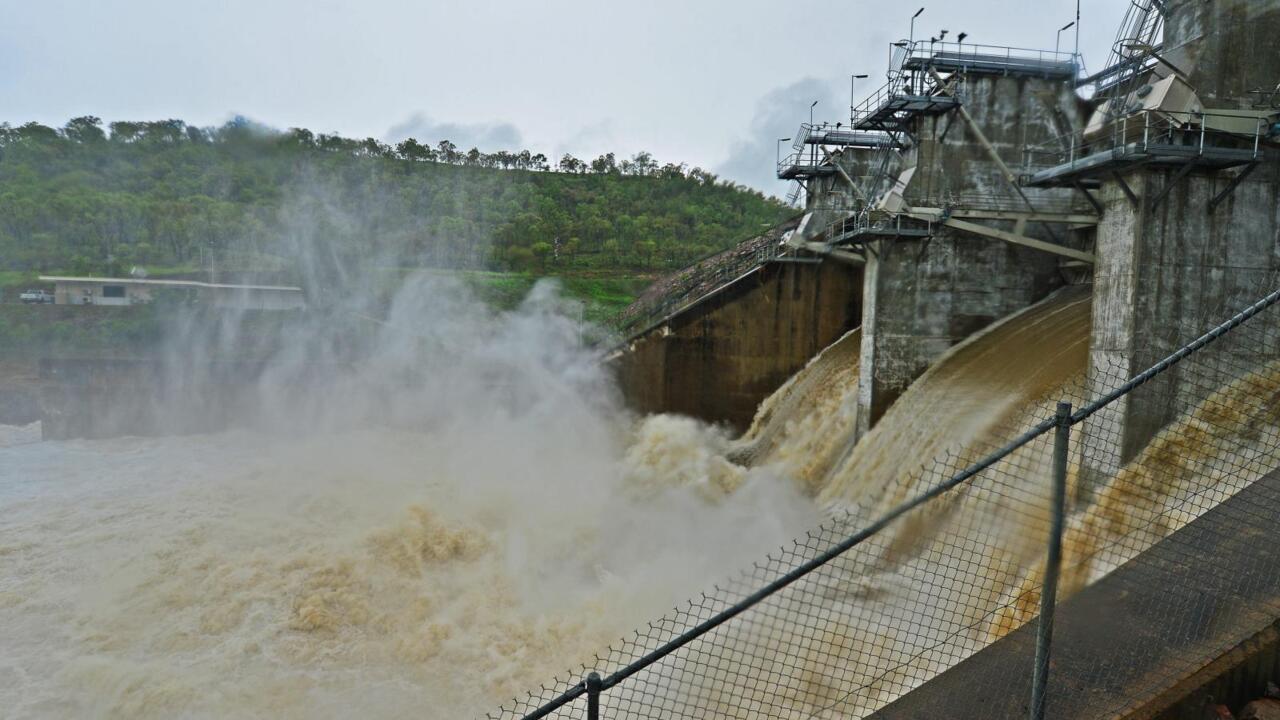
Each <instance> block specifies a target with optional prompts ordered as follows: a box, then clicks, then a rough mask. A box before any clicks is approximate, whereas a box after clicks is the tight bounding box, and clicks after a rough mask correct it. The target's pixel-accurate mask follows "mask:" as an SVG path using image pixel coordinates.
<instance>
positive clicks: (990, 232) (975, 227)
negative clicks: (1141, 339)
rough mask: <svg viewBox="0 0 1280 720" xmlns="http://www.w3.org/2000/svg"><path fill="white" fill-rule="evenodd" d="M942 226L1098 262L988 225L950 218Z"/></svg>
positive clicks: (1089, 256)
mask: <svg viewBox="0 0 1280 720" xmlns="http://www.w3.org/2000/svg"><path fill="white" fill-rule="evenodd" d="M917 219H925V218H923V217H922V218H917ZM942 224H943V225H944V226H946V227H950V228H955V229H956V230H961V231H964V232H967V233H973V234H974V235H983V236H986V237H990V238H995V239H997V240H1003V241H1005V242H1007V243H1013V244H1014V245H1022V246H1024V247H1029V248H1033V249H1035V250H1041V251H1044V252H1047V253H1053V254H1054V255H1061V256H1062V257H1068V258H1071V259H1072V260H1082V261H1084V262H1087V263H1090V264H1092V263H1094V262H1095V261H1096V258H1094V256H1093V253H1087V252H1084V251H1082V250H1073V249H1072V248H1069V247H1064V246H1062V245H1058V244H1055V243H1051V242H1045V241H1044V240H1037V239H1036V238H1033V237H1027V236H1026V235H1018V234H1017V233H1011V232H1006V231H1004V230H997V229H996V228H992V227H987V226H986V225H979V224H977V223H971V222H968V221H965V220H958V219H956V218H949V219H947V220H945V221H943V223H942Z"/></svg>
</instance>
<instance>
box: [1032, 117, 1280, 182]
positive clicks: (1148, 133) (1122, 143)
mask: <svg viewBox="0 0 1280 720" xmlns="http://www.w3.org/2000/svg"><path fill="white" fill-rule="evenodd" d="M1249 121H1250V118H1248V117H1242V116H1241V115H1230V114H1224V113H1213V112H1170V111H1166V110H1139V111H1137V112H1134V113H1130V114H1127V115H1124V116H1123V117H1120V118H1117V119H1115V120H1113V121H1111V122H1109V123H1107V124H1106V125H1104V126H1103V127H1102V128H1100V129H1098V130H1095V131H1092V132H1090V131H1089V130H1088V129H1087V128H1086V129H1084V130H1078V131H1075V132H1071V133H1068V134H1066V135H1061V136H1059V137H1057V138H1054V139H1053V140H1050V141H1049V142H1047V143H1045V144H1042V145H1039V146H1036V147H1032V148H1028V149H1027V150H1026V153H1025V157H1024V165H1025V167H1026V168H1027V170H1028V171H1030V170H1032V169H1035V168H1048V167H1058V166H1063V165H1066V166H1071V167H1074V166H1076V164H1077V163H1080V162H1082V161H1083V160H1085V159H1087V158H1093V157H1095V156H1097V155H1099V154H1101V153H1112V154H1114V155H1116V156H1119V155H1121V154H1135V155H1136V154H1152V153H1158V152H1165V153H1176V154H1179V155H1183V156H1189V157H1198V156H1207V155H1210V154H1212V153H1213V152H1214V151H1215V150H1235V151H1239V150H1245V151H1248V152H1249V153H1250V157H1251V158H1252V159H1257V158H1259V157H1261V152H1262V142H1263V141H1264V140H1266V139H1267V136H1268V131H1269V125H1268V123H1267V122H1266V119H1265V118H1261V117H1259V118H1256V120H1255V121H1254V122H1252V123H1251V122H1249ZM1244 126H1249V127H1250V129H1249V130H1248V131H1242V129H1243V127H1244Z"/></svg>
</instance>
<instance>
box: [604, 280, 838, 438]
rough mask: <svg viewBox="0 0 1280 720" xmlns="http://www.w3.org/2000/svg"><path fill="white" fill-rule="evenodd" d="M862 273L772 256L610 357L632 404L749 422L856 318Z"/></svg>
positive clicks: (741, 423)
mask: <svg viewBox="0 0 1280 720" xmlns="http://www.w3.org/2000/svg"><path fill="white" fill-rule="evenodd" d="M860 296H861V271H860V270H858V269H857V268H855V267H853V266H850V265H845V264H841V263H837V262H824V263H822V264H799V263H771V264H769V265H766V266H764V267H763V268H761V269H760V270H758V271H757V272H756V273H753V274H752V275H750V276H748V277H746V278H743V279H742V280H740V281H738V282H737V283H735V284H733V285H731V286H729V287H728V288H726V289H725V290H724V291H722V292H720V293H718V294H717V295H715V296H713V297H711V298H709V299H708V300H706V301H704V302H702V303H701V304H699V305H697V306H695V307H694V308H692V309H691V310H689V311H687V312H685V313H683V314H681V315H679V316H677V317H675V318H673V319H672V320H671V321H670V322H668V323H667V324H665V325H664V326H662V327H660V328H657V329H655V330H654V331H652V332H650V333H648V334H647V335H645V336H643V337H642V338H640V339H638V340H636V341H635V342H633V343H631V345H630V347H629V348H628V349H627V350H626V351H625V352H624V353H623V354H622V355H621V356H620V357H619V358H618V359H617V360H616V361H615V367H616V371H617V374H618V378H619V380H620V384H621V387H622V391H623V395H624V397H626V399H627V402H628V404H629V405H630V406H631V407H632V408H634V409H635V410H637V411H639V412H645V413H652V412H671V413H680V414H684V415H689V416H692V417H696V418H700V419H702V420H706V421H708V422H720V423H727V424H729V425H731V426H733V427H735V428H737V429H739V430H742V429H745V428H746V426H747V425H748V424H750V422H751V418H752V417H753V416H754V414H755V411H756V407H757V406H758V405H759V404H760V402H761V401H762V400H764V399H765V398H766V397H768V396H769V394H770V393H772V392H773V391H774V390H776V389H777V388H778V387H779V386H781V385H782V383H784V382H786V380H787V379H788V378H789V377H791V376H792V375H793V374H795V373H796V371H798V370H799V369H800V368H802V367H804V365H805V363H807V362H808V361H809V359H810V358H811V357H813V356H814V355H815V354H817V353H818V351H820V350H822V349H823V348H824V347H826V346H827V345H830V344H831V343H832V342H835V341H836V340H837V339H838V338H839V337H840V336H841V335H843V334H844V333H845V332H847V331H848V330H850V329H852V328H854V327H856V326H857V325H858V321H859V317H860V307H859V299H860Z"/></svg>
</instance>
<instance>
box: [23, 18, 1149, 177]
mask: <svg viewBox="0 0 1280 720" xmlns="http://www.w3.org/2000/svg"><path fill="white" fill-rule="evenodd" d="M911 2H912V4H911V5H903V4H898V3H891V2H885V3H873V2H869V1H867V0H845V2H830V0H827V1H825V2H810V1H809V0H802V1H798V2H797V1H794V0H793V1H790V2H766V1H764V0H699V1H697V2H693V1H692V0H685V1H684V2H676V1H675V0H646V1H645V2H625V3H624V2H613V1H612V0H540V1H531V0H466V1H459V0H453V1H451V2H436V1H433V0H417V1H414V0H362V1H360V2H354V1H349V0H218V1H217V2H207V3H191V2H173V1H172V0H40V1H39V2H30V0H0V18H2V20H0V121H7V122H11V123H22V122H26V121H29V120H36V121H40V122H44V123H46V124H55V125H61V124H62V123H64V122H65V121H66V120H67V119H68V118H70V117H73V116H76V115H84V114H93V115H98V116H100V117H102V118H104V119H106V120H108V121H110V120H117V119H156V118H168V117H177V118H181V119H184V120H186V121H188V122H190V123H193V124H198V125H212V124H219V123H221V122H223V121H225V120H226V119H228V118H229V117H231V116H232V115H234V114H243V115H246V116H248V117H250V118H252V119H254V120H257V121H259V122H263V123H266V124H268V125H273V126H277V127H289V126H302V127H308V128H311V129H313V130H316V131H337V132H340V133H342V134H344V135H352V136H360V137H364V136H374V137H378V138H382V139H391V138H398V137H403V136H404V135H405V134H414V135H416V136H418V138H419V139H420V140H424V141H432V142H434V141H436V140H440V139H443V138H442V137H434V136H431V135H430V133H437V134H439V133H447V134H448V139H450V140H453V141H454V142H456V143H458V144H459V145H461V146H463V147H469V146H470V144H473V143H494V144H495V146H494V147H493V148H487V147H485V146H484V145H483V144H482V145H481V147H482V149H497V147H500V146H502V145H507V144H511V143H516V144H521V145H523V146H524V147H528V148H530V149H533V150H537V151H542V152H545V153H547V154H549V155H555V156H558V155H559V154H561V153H563V152H572V153H574V154H577V155H579V156H582V157H589V156H593V155H595V154H598V153H600V152H603V151H606V150H612V151H615V152H618V153H620V154H630V153H633V152H635V151H637V150H642V149H643V150H649V151H651V152H653V153H654V154H655V155H656V156H657V157H658V159H659V160H661V161H683V162H688V163H690V164H692V165H701V166H703V167H707V168H710V169H714V170H716V171H718V172H721V173H722V174H725V175H727V176H729V177H733V178H734V179H737V180H740V181H742V182H747V183H750V184H752V185H755V186H757V187H760V188H762V189H765V190H768V191H770V192H777V191H778V190H779V184H776V183H773V182H771V181H770V177H771V174H772V167H773V159H774V141H775V140H776V139H777V138H779V137H786V136H790V135H791V134H792V133H793V132H794V131H795V129H796V126H797V124H798V123H799V122H801V121H802V120H805V119H807V118H808V106H809V103H810V102H812V100H815V99H816V100H819V105H818V108H817V111H816V118H817V119H819V120H824V119H825V120H831V121H833V122H834V121H836V120H840V119H845V120H846V121H847V117H848V112H849V110H848V105H849V76H850V75H851V74H854V73H868V74H870V75H871V76H872V77H871V78H870V79H868V80H863V81H859V82H860V83H862V84H860V85H859V86H858V88H857V90H858V93H859V95H862V94H865V93H867V92H869V91H870V90H872V89H873V88H874V87H875V85H876V84H877V80H879V81H881V82H882V81H883V78H884V70H885V66H886V64H887V62H888V43H890V42H891V41H893V40H895V39H899V38H902V37H906V35H907V32H908V20H909V18H910V16H911V14H912V13H913V12H915V10H916V9H917V8H919V7H920V5H921V4H923V5H925V6H927V10H926V11H925V13H924V14H923V15H922V16H921V17H920V19H919V20H918V21H917V24H916V34H917V36H921V37H928V36H929V35H930V34H934V33H936V32H937V31H938V30H939V29H941V28H947V29H949V30H950V31H951V34H952V36H953V37H954V35H955V34H956V33H958V32H961V31H964V32H967V33H969V39H968V40H967V42H973V43H988V44H995V45H1014V46H1020V47H1041V48H1048V49H1052V48H1053V44H1054V34H1055V31H1056V30H1057V29H1058V28H1059V27H1061V26H1062V25H1064V24H1065V23H1067V22H1069V21H1071V20H1072V19H1073V18H1074V15H1075V0H946V1H945V2H944V1H943V0H911ZM1126 5H1127V0H1084V2H1083V13H1084V22H1083V23H1082V27H1083V33H1082V36H1081V49H1082V51H1083V52H1084V54H1085V60H1086V63H1087V64H1088V66H1089V67H1090V68H1098V67H1100V66H1101V65H1102V63H1103V62H1104V61H1105V57H1104V54H1105V52H1106V50H1107V49H1108V48H1109V47H1110V45H1111V42H1112V40H1113V39H1114V35H1115V30H1116V25H1117V24H1118V23H1119V20H1120V16H1121V15H1122V14H1123V11H1124V8H1125V7H1126ZM1073 42H1074V34H1073V31H1068V32H1066V33H1063V46H1064V48H1068V47H1070V46H1071V45H1072V44H1073Z"/></svg>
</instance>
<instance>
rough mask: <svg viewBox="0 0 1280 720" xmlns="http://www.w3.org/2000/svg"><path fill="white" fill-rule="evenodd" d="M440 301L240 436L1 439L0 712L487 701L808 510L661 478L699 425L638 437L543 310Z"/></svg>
mask: <svg viewBox="0 0 1280 720" xmlns="http://www.w3.org/2000/svg"><path fill="white" fill-rule="evenodd" d="M447 289H448V290H450V293H443V295H444V296H445V297H446V298H449V297H453V295H452V293H456V292H457V291H458V290H457V288H456V287H454V286H450V287H449V288H447ZM544 295H545V293H544ZM441 296H442V293H440V292H439V291H438V289H437V290H435V291H432V292H429V293H425V294H422V295H421V296H420V297H419V298H417V299H411V301H406V302H403V303H401V304H400V305H399V306H398V307H397V308H393V311H392V314H391V321H390V323H389V325H388V326H387V327H386V328H385V329H384V337H380V338H379V339H378V340H377V342H378V347H379V348H381V350H382V352H379V353H377V354H376V356H375V359H374V360H373V361H372V362H371V363H370V364H368V365H366V366H362V367H360V368H358V369H357V370H355V371H353V372H352V373H344V374H342V375H341V376H339V377H334V378H329V379H328V381H327V382H326V383H325V384H324V385H323V387H318V388H317V391H316V392H315V393H313V394H312V396H311V397H309V398H308V399H306V401H305V402H302V403H300V404H299V406H296V407H295V406H274V407H270V408H264V411H263V413H262V417H261V418H259V419H258V422H256V423H254V424H253V425H251V428H252V429H240V430H234V431H230V432H226V433H221V434H216V435H202V436H191V437H171V438H150V439H139V438H122V439H115V440H98V441H68V442H51V443H38V442H31V443H16V444H10V445H9V446H8V447H3V448H0V508H2V509H3V515H0V638H3V639H4V642H2V643H0V708H3V709H4V710H3V711H2V712H0V715H3V716H4V717H6V718H7V717H15V718H43V717H69V716H75V717H112V718H114V717H120V718H125V717H128V718H135V717H138V718H171V717H210V718H212V717H264V718H265V717H270V718H316V717H319V718H324V717H334V718H337V717H342V718H346V717H351V716H353V715H359V716H360V717H368V718H380V717H404V716H408V715H413V716H415V717H429V718H458V717H470V716H475V715H479V714H482V713H484V712H485V711H488V710H490V709H492V708H493V707H495V706H497V705H498V704H500V703H501V702H503V701H505V700H506V699H508V698H510V697H513V696H515V695H516V694H517V693H519V692H522V691H524V690H526V689H528V688H529V687H533V686H536V685H538V684H540V683H541V682H543V681H544V680H545V679H546V678H547V677H549V676H551V675H555V674H560V673H563V671H565V670H567V669H569V667H571V665H573V664H574V663H577V662H582V661H588V660H590V658H591V657H592V654H593V653H594V652H596V651H598V650H599V649H600V648H602V647H604V646H606V645H608V644H610V643H612V642H614V641H616V640H617V639H618V638H620V637H622V636H623V635H624V634H626V633H627V632H628V631H630V630H631V629H632V628H634V627H635V626H637V625H641V624H643V621H644V620H646V619H648V618H651V617H653V616H656V615H660V614H661V613H662V612H664V611H665V610H666V609H668V608H670V607H671V606H672V605H673V604H675V603H676V602H678V601H679V600H681V599H683V598H684V597H687V596H688V595H690V594H693V593H695V592H696V591H698V590H700V589H702V588H704V587H706V585H707V584H708V582H709V581H713V580H714V579H716V578H718V577H720V576H721V575H722V574H725V573H728V572H731V571H732V569H734V568H736V567H740V566H742V565H744V564H746V563H747V562H749V561H750V560H752V559H754V558H756V557H758V556H759V555H761V554H763V553H764V552H765V551H766V550H768V549H770V548H772V547H776V546H777V545H779V544H781V543H782V542H783V541H785V540H786V539H787V538H789V537H792V536H793V535H795V534H796V533H798V532H800V531H801V530H803V529H804V528H805V527H807V526H809V525H810V524H812V523H813V522H815V521H816V519H817V512H816V510H815V509H814V507H813V504H812V503H811V502H810V501H809V500H808V499H806V498H804V497H803V496H802V495H801V494H800V493H799V492H798V491H797V490H795V489H794V486H793V485H792V484H791V483H787V482H780V481H778V480H777V478H776V477H774V476H772V475H770V474H769V473H768V472H767V471H763V470H752V471H749V472H738V473H736V474H735V479H734V482H733V488H732V490H733V492H731V493H730V492H724V493H709V492H707V487H706V483H704V482H702V481H701V480H699V478H700V477H701V476H702V474H703V473H702V471H701V470H700V469H698V467H696V464H697V463H698V462H701V460H700V459H699V458H698V457H696V454H695V455H694V456H690V457H689V458H688V460H687V462H689V463H692V464H694V465H695V467H694V468H693V469H691V470H689V471H687V472H669V471H672V470H679V468H678V467H674V466H673V464H672V463H673V460H672V456H671V453H669V452H665V451H663V450H661V449H660V448H659V446H667V447H693V446H694V445H696V444H697V442H701V441H702V440H696V439H691V438H689V437H688V435H689V434H690V433H692V434H695V435H699V437H700V434H701V433H702V432H703V430H702V429H700V428H698V427H696V426H694V425H684V426H680V425H677V426H675V427H673V428H670V429H669V431H668V432H665V433H660V434H654V433H651V432H646V433H642V434H638V435H637V434H635V430H634V423H633V421H632V419H630V418H629V417H628V416H627V415H626V414H625V413H624V412H623V411H622V410H621V409H620V407H619V406H618V404H617V402H616V400H615V399H614V396H613V394H612V392H611V390H610V388H609V385H608V382H607V379H606V376H605V375H604V373H603V370H602V369H600V368H598V367H597V366H596V365H595V364H594V362H592V361H591V360H590V358H589V357H588V356H587V355H586V354H585V353H582V352H581V351H580V350H578V349H577V345H576V343H577V330H576V328H575V327H573V326H572V324H570V323H568V321H566V320H564V319H563V318H561V317H560V316H558V315H555V314H554V313H552V312H549V311H548V310H547V308H545V307H542V306H540V305H539V302H541V301H540V300H539V298H538V297H535V298H533V299H532V300H531V305H529V306H526V307H525V308H524V309H522V310H521V311H520V312H518V313H513V314H511V315H507V316H502V317H499V318H491V317H483V316H477V315H476V314H475V313H476V311H473V310H469V309H464V308H457V307H451V306H450V305H449V303H450V302H451V301H450V300H447V299H443V300H442V299H440V298H441ZM427 300H435V301H436V302H434V303H433V304H432V305H431V307H432V312H431V313H424V312H423V308H422V304H423V302H425V301H427ZM542 300H547V297H545V296H544V297H543V298H542ZM405 327H412V328H413V333H412V334H406V333H405V332H404V331H403V328H405ZM287 362H288V358H284V359H282V360H281V365H287ZM424 368H425V370H424ZM270 390H271V388H270V387H265V388H264V390H263V397H264V398H271V397H273V396H272V394H271V392H270ZM373 400H376V403H375V402H373ZM384 421H386V422H384ZM393 425H394V428H393V427H392V426H393ZM655 448H659V449H655ZM647 458H653V459H657V458H662V459H663V460H662V461H663V462H664V463H665V464H664V465H663V467H662V472H660V473H656V472H654V470H653V469H652V468H649V467H648V466H647V465H646V463H648V462H649V460H647ZM676 464H678V461H677V462H676ZM668 476H670V477H672V478H674V480H672V481H670V482H663V481H661V480H660V478H663V477H668Z"/></svg>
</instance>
